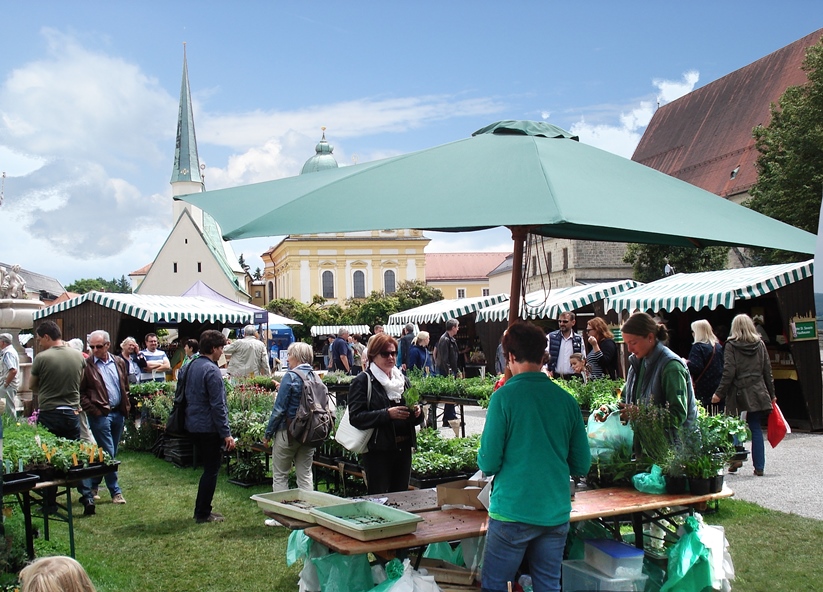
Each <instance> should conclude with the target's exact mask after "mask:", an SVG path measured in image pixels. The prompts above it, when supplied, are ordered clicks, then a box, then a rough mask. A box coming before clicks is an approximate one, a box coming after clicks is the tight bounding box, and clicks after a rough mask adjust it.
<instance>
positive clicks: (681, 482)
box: [666, 476, 689, 494]
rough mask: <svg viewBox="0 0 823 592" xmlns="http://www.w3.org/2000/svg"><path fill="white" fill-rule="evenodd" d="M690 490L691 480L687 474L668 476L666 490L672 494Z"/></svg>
mask: <svg viewBox="0 0 823 592" xmlns="http://www.w3.org/2000/svg"><path fill="white" fill-rule="evenodd" d="M688 490H689V480H688V479H687V478H686V477H685V476H680V477H668V476H667V477H666V492H667V493H672V494H680V493H686V492H687V491H688Z"/></svg>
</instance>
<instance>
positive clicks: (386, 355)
mask: <svg viewBox="0 0 823 592" xmlns="http://www.w3.org/2000/svg"><path fill="white" fill-rule="evenodd" d="M380 356H381V357H383V358H396V357H397V351H396V350H395V351H385V352H380Z"/></svg>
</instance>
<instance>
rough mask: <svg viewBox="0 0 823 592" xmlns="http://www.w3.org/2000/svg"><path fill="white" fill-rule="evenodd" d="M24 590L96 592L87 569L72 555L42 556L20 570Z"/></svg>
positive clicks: (36, 591)
mask: <svg viewBox="0 0 823 592" xmlns="http://www.w3.org/2000/svg"><path fill="white" fill-rule="evenodd" d="M20 583H21V584H22V586H23V588H22V592H96V590H95V588H94V584H92V583H91V580H90V579H89V576H88V574H87V573H86V570H85V569H83V566H82V565H80V564H79V563H77V561H75V560H74V559H72V558H71V557H63V556H56V557H41V558H40V559H36V560H34V561H33V562H32V563H31V564H29V565H27V566H26V567H24V568H23V570H22V571H21V572H20Z"/></svg>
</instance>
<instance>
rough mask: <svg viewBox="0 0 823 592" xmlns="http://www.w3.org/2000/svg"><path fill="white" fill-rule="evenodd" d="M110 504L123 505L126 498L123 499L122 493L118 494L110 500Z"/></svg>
mask: <svg viewBox="0 0 823 592" xmlns="http://www.w3.org/2000/svg"><path fill="white" fill-rule="evenodd" d="M111 503H113V504H125V503H126V498H124V497H123V494H122V493H118V494H116V495H114V496H113V497H112V498H111Z"/></svg>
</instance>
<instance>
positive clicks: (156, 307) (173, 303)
mask: <svg viewBox="0 0 823 592" xmlns="http://www.w3.org/2000/svg"><path fill="white" fill-rule="evenodd" d="M84 302H95V303H97V304H99V305H100V306H105V307H106V308H111V309H113V310H116V311H119V312H122V313H123V314H127V315H129V316H132V317H135V318H138V319H140V320H141V321H146V322H149V323H167V324H176V323H180V322H181V321H190V322H201V323H207V322H208V323H223V324H226V325H242V324H247V323H251V322H252V320H253V317H254V311H253V310H249V309H246V308H243V307H242V305H240V304H235V303H230V302H218V301H216V300H212V299H210V298H205V297H203V296H155V295H150V294H112V293H109V292H88V293H86V294H82V295H80V296H77V297H75V298H72V299H71V300H66V301H64V302H60V303H58V304H55V305H53V306H48V307H46V308H42V309H40V310H38V311H37V312H36V313H34V315H33V319H34V320H35V321H36V320H38V319H42V318H43V317H47V316H49V315H52V314H54V313H56V312H61V311H64V310H69V309H70V308H74V307H76V306H80V305H81V304H83V303H84Z"/></svg>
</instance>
